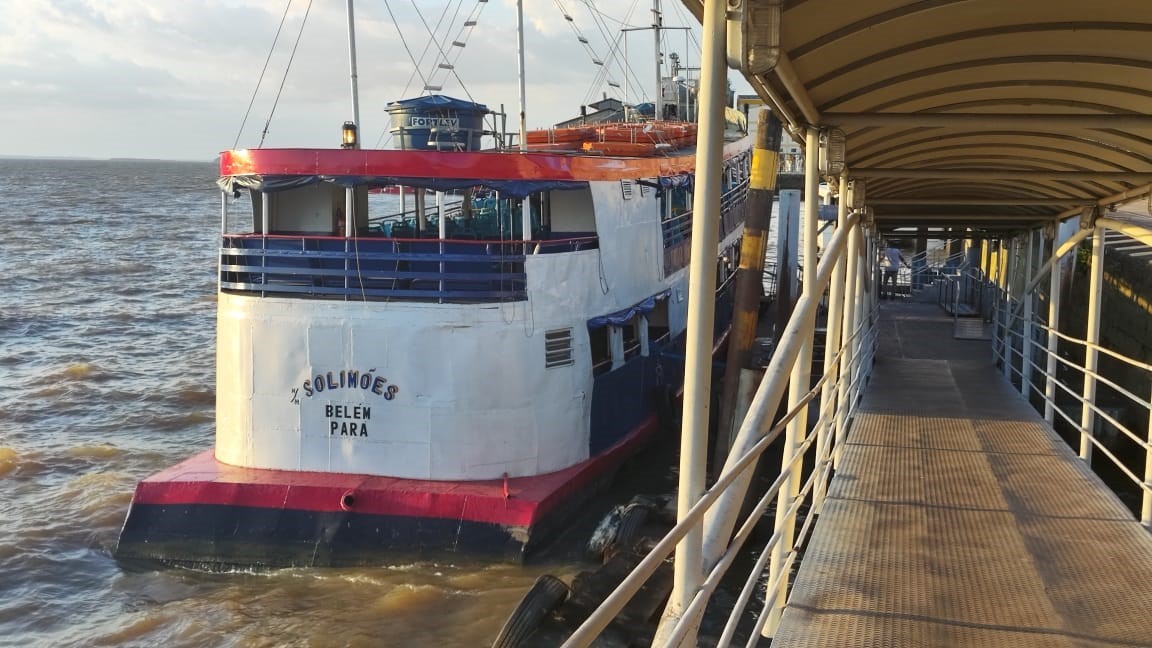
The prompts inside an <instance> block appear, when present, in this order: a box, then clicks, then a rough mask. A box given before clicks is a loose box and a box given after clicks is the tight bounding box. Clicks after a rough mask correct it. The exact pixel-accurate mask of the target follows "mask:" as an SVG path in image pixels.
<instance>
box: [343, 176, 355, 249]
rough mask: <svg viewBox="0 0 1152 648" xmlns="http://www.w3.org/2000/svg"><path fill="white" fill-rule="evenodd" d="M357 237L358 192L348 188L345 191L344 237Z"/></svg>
mask: <svg viewBox="0 0 1152 648" xmlns="http://www.w3.org/2000/svg"><path fill="white" fill-rule="evenodd" d="M355 235H356V190H355V189H353V188H352V187H348V188H347V189H345V190H344V236H345V237H347V238H352V237H353V236H355Z"/></svg>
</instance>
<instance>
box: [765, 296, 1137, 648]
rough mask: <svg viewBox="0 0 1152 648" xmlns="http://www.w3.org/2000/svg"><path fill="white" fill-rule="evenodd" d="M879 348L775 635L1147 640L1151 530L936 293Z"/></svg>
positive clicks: (881, 639) (785, 638)
mask: <svg viewBox="0 0 1152 648" xmlns="http://www.w3.org/2000/svg"><path fill="white" fill-rule="evenodd" d="M880 311H881V318H880V331H881V333H880V335H881V337H880V353H879V354H878V356H877V360H876V364H875V368H874V372H873V377H872V379H871V383H870V384H869V387H868V389H867V391H866V392H865V396H864V400H863V403H862V405H861V407H860V409H859V410H858V413H857V415H856V421H855V424H854V427H853V431H852V434H851V435H849V437H848V440H847V442H846V444H845V446H844V451H843V456H842V463H841V465H840V467H839V469H838V470H837V472H836V475H835V477H834V478H833V479H832V481H831V485H830V487H829V491H828V496H827V499H826V500H825V501H824V508H823V512H822V514H821V515H820V517H819V521H818V522H817V524H816V527H815V531H814V533H813V537H812V539H811V542H810V545H809V546H808V548H807V551H806V552H805V553H804V557H803V559H802V563H801V567H800V570H799V573H798V575H797V578H796V582H795V584H794V586H793V589H792V592H791V595H790V597H789V602H788V607H787V608H786V609H785V612H784V615H783V620H782V623H781V626H780V628H779V630H778V632H777V634H776V637H775V639H774V640H773V642H772V645H773V646H945V645H957V646H961V645H968V646H977V645H980V646H1066V645H1067V646H1073V645H1075V646H1085V645H1091V646H1097V645H1099V646H1116V645H1123V646H1128V645H1152V622H1150V617H1149V611H1150V610H1152V536H1149V534H1148V532H1147V531H1146V530H1145V529H1144V528H1143V527H1142V526H1141V525H1140V524H1139V523H1138V522H1137V521H1136V520H1134V519H1133V517H1132V515H1131V513H1129V512H1128V510H1127V508H1126V507H1125V506H1124V505H1123V504H1122V503H1121V502H1120V501H1119V500H1118V499H1117V498H1116V497H1115V496H1114V495H1113V494H1112V492H1111V491H1110V490H1109V489H1108V488H1107V487H1106V486H1105V485H1104V484H1103V483H1102V482H1101V481H1100V479H1099V478H1098V477H1096V475H1095V474H1093V473H1092V471H1091V470H1090V469H1089V468H1088V466H1087V465H1086V464H1085V463H1084V462H1082V461H1080V460H1079V459H1078V458H1077V456H1076V454H1075V453H1074V452H1073V451H1072V449H1071V448H1070V447H1069V446H1068V444H1067V443H1065V442H1064V441H1063V440H1061V439H1060V438H1059V437H1057V436H1056V434H1055V433H1054V432H1053V431H1052V429H1051V428H1050V427H1049V426H1048V424H1047V423H1046V422H1045V421H1044V420H1043V419H1042V418H1040V416H1039V415H1038V414H1037V413H1036V411H1035V410H1034V409H1032V407H1031V406H1029V405H1028V404H1027V403H1026V402H1025V401H1024V400H1023V399H1022V398H1021V397H1020V394H1019V392H1018V391H1017V390H1015V389H1014V388H1013V386H1012V385H1011V384H1010V383H1009V382H1008V381H1007V380H1005V379H1004V377H1003V375H1002V374H1001V373H1000V371H999V370H998V369H997V368H996V366H995V365H994V362H993V356H992V351H991V348H990V346H989V345H988V343H987V342H981V341H970V340H955V339H953V337H952V331H953V323H952V319H951V318H950V317H944V316H942V314H941V311H940V309H939V308H938V307H936V306H935V305H930V304H893V303H886V304H883V305H882V307H881V309H880Z"/></svg>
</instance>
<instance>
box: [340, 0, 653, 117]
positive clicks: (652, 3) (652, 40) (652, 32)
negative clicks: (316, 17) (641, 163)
mask: <svg viewBox="0 0 1152 648" xmlns="http://www.w3.org/2000/svg"><path fill="white" fill-rule="evenodd" d="M349 1H351V0H349ZM661 22H662V21H661V19H660V0H652V42H653V43H655V44H656V56H655V57H654V59H653V60H654V61H655V62H656V108H655V110H656V113H655V114H654V115H653V116H652V117H653V119H663V112H664V102H663V101H662V99H663V97H664V89H663V87H661V86H662V85H663V81H662V80H661V79H660V23H661Z"/></svg>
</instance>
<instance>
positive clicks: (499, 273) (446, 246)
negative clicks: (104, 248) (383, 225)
mask: <svg viewBox="0 0 1152 648" xmlns="http://www.w3.org/2000/svg"><path fill="white" fill-rule="evenodd" d="M596 245H597V239H596V237H595V236H576V237H563V238H556V239H551V240H540V241H509V240H502V241H484V240H439V239H397V238H380V237H360V238H344V237H337V236H310V235H308V236H299V235H292V236H290V235H269V236H262V235H225V236H224V238H223V245H222V247H221V249H220V289H221V290H224V291H228V292H236V293H250V294H259V295H261V296H269V295H296V296H306V297H321V298H336V299H347V300H366V301H367V300H386V299H407V300H420V301H466V302H476V301H515V300H523V299H526V297H527V286H526V284H527V279H526V275H525V272H524V261H525V259H526V258H527V257H528V256H531V255H535V254H552V253H558V252H568V251H578V250H581V249H591V248H595V247H596Z"/></svg>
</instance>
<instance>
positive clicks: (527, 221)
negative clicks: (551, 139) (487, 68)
mask: <svg viewBox="0 0 1152 648" xmlns="http://www.w3.org/2000/svg"><path fill="white" fill-rule="evenodd" d="M516 56H517V60H516V71H517V76H519V77H520V151H521V152H524V151H527V150H528V123H527V120H526V119H525V117H524V0H516ZM520 238H522V239H524V240H525V241H531V240H532V204H531V202H530V201H529V200H528V198H527V197H525V198H524V199H523V200H521V201H520Z"/></svg>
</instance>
